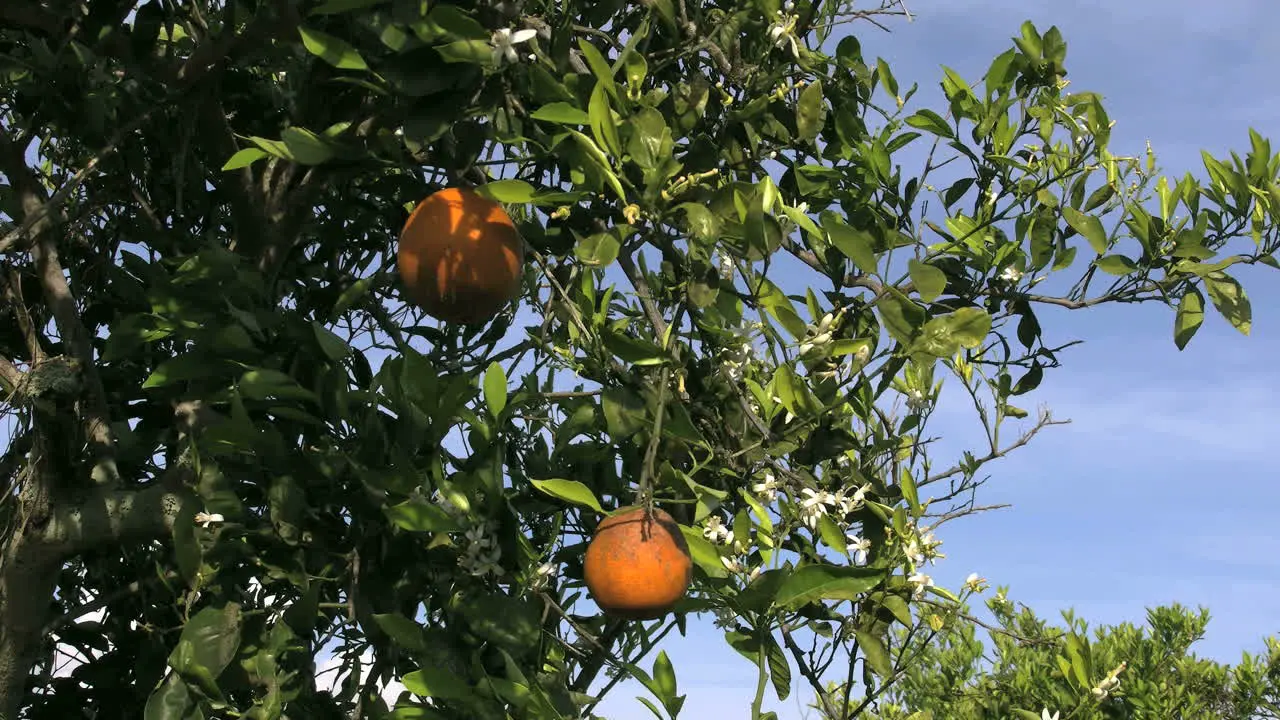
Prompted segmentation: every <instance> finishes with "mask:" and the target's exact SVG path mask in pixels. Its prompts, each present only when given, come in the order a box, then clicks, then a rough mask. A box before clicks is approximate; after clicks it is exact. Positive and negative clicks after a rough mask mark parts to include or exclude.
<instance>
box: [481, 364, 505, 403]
mask: <svg viewBox="0 0 1280 720" xmlns="http://www.w3.org/2000/svg"><path fill="white" fill-rule="evenodd" d="M484 402H485V404H486V405H488V406H489V412H491V413H493V416H494V417H497V416H499V415H501V414H502V409H503V408H505V407H506V406H507V373H506V372H505V371H504V370H503V369H502V366H501V365H499V364H498V363H496V362H492V363H489V367H488V369H486V370H485V371H484Z"/></svg>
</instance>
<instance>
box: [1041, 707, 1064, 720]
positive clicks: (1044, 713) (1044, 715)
mask: <svg viewBox="0 0 1280 720" xmlns="http://www.w3.org/2000/svg"><path fill="white" fill-rule="evenodd" d="M1060 715H1061V713H1058V712H1055V713H1054V714H1052V715H1050V714H1049V708H1043V709H1042V710H1040V720H1058V718H1059V716H1060Z"/></svg>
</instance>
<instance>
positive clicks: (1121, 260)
mask: <svg viewBox="0 0 1280 720" xmlns="http://www.w3.org/2000/svg"><path fill="white" fill-rule="evenodd" d="M1094 264H1095V265H1097V266H1098V269H1099V270H1101V271H1102V272H1104V273H1107V274H1108V275H1118V276H1124V275H1128V274H1130V273H1134V272H1137V271H1138V264H1137V263H1135V262H1134V261H1132V260H1130V259H1129V258H1128V257H1126V256H1124V255H1103V256H1102V257H1100V258H1098V259H1097V260H1095V261H1094Z"/></svg>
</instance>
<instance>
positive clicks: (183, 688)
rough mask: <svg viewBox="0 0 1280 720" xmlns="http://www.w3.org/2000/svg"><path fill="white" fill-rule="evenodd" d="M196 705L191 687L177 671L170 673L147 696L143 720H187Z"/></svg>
mask: <svg viewBox="0 0 1280 720" xmlns="http://www.w3.org/2000/svg"><path fill="white" fill-rule="evenodd" d="M195 707H196V700H195V697H194V696H193V695H192V693H191V688H190V687H188V686H187V683H186V682H184V681H183V679H182V678H181V677H180V676H179V675H178V674H177V673H170V674H169V676H168V677H166V678H165V679H164V682H162V683H160V687H158V688H156V690H155V692H153V693H151V697H149V698H147V706H146V708H145V709H143V711H142V718H143V720H187V718H189V717H190V713H191V711H192V710H194V709H195Z"/></svg>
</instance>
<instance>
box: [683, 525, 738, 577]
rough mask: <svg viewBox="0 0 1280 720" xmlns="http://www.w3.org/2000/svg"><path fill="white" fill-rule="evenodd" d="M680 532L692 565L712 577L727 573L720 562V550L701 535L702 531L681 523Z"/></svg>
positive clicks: (722, 575)
mask: <svg viewBox="0 0 1280 720" xmlns="http://www.w3.org/2000/svg"><path fill="white" fill-rule="evenodd" d="M680 533H681V534H682V535H684V541H685V544H687V545H688V546H689V557H690V558H692V560H693V564H694V565H697V566H698V567H699V568H701V569H702V571H703V572H704V573H706V574H707V575H709V576H711V577H714V578H722V577H727V576H728V575H729V571H728V570H726V569H725V567H724V564H723V563H721V562H720V551H719V550H717V549H716V546H715V545H712V544H711V541H710V540H708V539H706V538H705V537H703V536H702V531H700V530H695V529H694V528H690V527H685V526H684V525H681V526H680Z"/></svg>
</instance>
